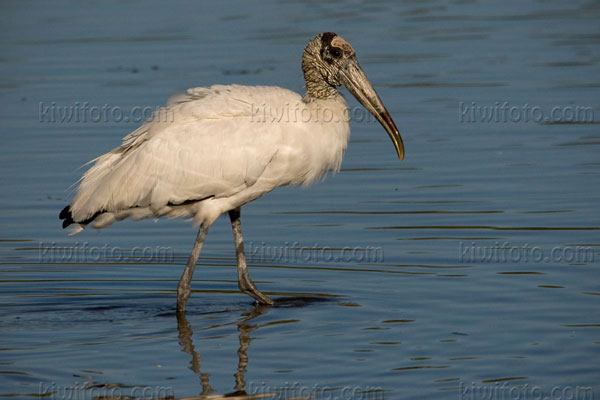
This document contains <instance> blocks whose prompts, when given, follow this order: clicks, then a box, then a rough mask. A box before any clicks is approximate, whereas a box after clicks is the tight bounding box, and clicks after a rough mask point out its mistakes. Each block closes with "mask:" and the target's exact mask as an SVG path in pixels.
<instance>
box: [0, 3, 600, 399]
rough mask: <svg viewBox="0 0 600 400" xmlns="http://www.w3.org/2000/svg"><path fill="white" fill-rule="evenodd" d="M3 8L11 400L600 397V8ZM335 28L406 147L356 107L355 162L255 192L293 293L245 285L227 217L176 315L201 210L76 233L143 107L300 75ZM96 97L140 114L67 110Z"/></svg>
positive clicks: (275, 257)
mask: <svg viewBox="0 0 600 400" xmlns="http://www.w3.org/2000/svg"><path fill="white" fill-rule="evenodd" d="M0 9H1V10H2V11H1V12H0V30H1V32H2V34H1V35H0V49H1V52H0V79H1V81H0V135H1V136H0V155H1V157H0V168H1V172H2V173H1V174H0V183H1V187H2V191H1V192H0V207H1V210H2V212H1V213H0V227H1V229H2V230H1V231H0V333H1V336H0V337H1V338H2V339H1V343H0V397H6V398H39V397H40V396H42V398H56V399H59V398H61V399H66V398H103V397H104V398H106V396H113V397H112V398H127V396H131V397H133V398H146V399H148V398H168V397H169V396H171V397H174V398H178V399H179V398H190V397H191V398H197V397H195V396H200V397H199V398H204V397H202V396H210V395H212V396H213V397H210V398H219V395H225V394H231V393H234V392H235V393H236V394H237V395H238V398H253V397H252V396H254V395H256V396H265V398H273V399H275V398H317V399H321V398H323V399H327V398H339V399H415V398H427V399H430V398H431V399H433V398H436V399H447V398H457V397H458V398H462V399H483V398H494V399H504V398H513V399H515V398H520V399H534V398H548V399H584V398H585V399H589V398H598V397H599V396H600V385H599V383H598V382H600V363H599V360H600V312H599V310H600V308H599V305H600V272H599V266H600V263H599V260H600V247H599V246H600V221H599V219H600V218H599V216H600V215H599V208H600V207H599V204H600V189H599V186H598V183H599V179H598V178H599V174H600V157H599V153H598V151H599V149H600V147H599V145H600V132H599V131H598V127H599V125H598V123H599V121H600V102H599V100H600V97H599V88H600V68H599V63H600V30H599V29H598V27H599V26H600V25H599V24H598V21H599V19H600V18H599V17H600V8H599V7H598V5H597V3H595V2H587V1H572V2H558V1H544V2H536V1H521V2H500V1H497V2H451V1H441V0H440V1H431V2H402V3H397V2H393V1H387V2H386V1H382V2H359V1H341V2H333V3H324V2H310V1H299V2H287V3H281V4H280V3H278V2H272V1H269V2H263V3H261V6H260V7H259V6H258V5H256V4H250V3H246V2H233V1H230V2H213V3H207V2H204V3H200V2H175V3H168V4H167V3H165V2H158V1H150V2H140V1H133V2H126V3H122V2H116V1H112V2H102V3H96V2H94V3H93V2H69V1H56V2H53V3H47V2H20V1H5V2H3V4H2V6H1V7H0ZM323 31H335V32H337V33H338V34H340V35H341V36H343V37H344V38H345V39H346V40H348V41H349V42H350V43H351V44H352V45H353V46H354V48H355V50H356V51H357V54H358V58H359V60H360V62H361V64H362V66H363V68H364V69H365V71H366V72H367V74H368V76H369V78H370V79H371V81H372V83H373V85H374V86H375V87H376V89H377V90H378V92H379V94H380V96H381V98H382V99H383V100H384V102H385V104H386V106H387V108H388V109H389V111H390V113H391V114H392V116H393V117H394V120H395V121H396V124H397V125H398V127H399V128H400V131H401V132H402V136H403V138H404V142H405V145H406V159H405V160H404V161H403V162H402V163H399V162H398V160H397V158H396V155H395V151H394V149H393V147H392V146H391V143H390V141H389V138H388V137H387V135H386V134H385V132H384V130H383V129H382V128H381V127H380V126H379V125H378V124H377V123H375V122H373V121H372V120H367V121H360V120H358V121H354V122H353V126H352V137H351V140H350V144H349V148H348V151H347V153H346V156H345V159H344V163H343V166H342V171H341V172H340V173H338V174H337V175H336V176H334V177H329V179H328V180H327V181H326V182H325V183H322V184H318V185H316V186H313V187H311V188H309V189H299V188H282V189H278V190H276V191H274V192H272V193H270V194H268V195H267V196H265V197H263V198H262V199H260V200H258V201H256V202H253V203H251V204H249V205H247V206H245V207H244V208H243V210H242V221H243V225H244V238H245V240H246V246H247V252H248V255H249V262H250V274H251V276H252V278H253V279H254V281H255V282H256V284H257V285H258V287H259V288H260V289H261V290H263V291H265V292H266V293H267V294H269V295H270V296H272V297H273V298H283V299H284V301H282V302H281V305H280V306H279V307H276V308H261V307H254V306H253V305H252V302H251V299H250V298H249V297H247V296H244V295H242V294H240V293H239V292H238V290H237V283H236V280H235V279H236V273H235V255H234V249H233V243H232V237H231V231H230V226H229V222H228V220H227V218H221V219H220V220H218V221H217V222H216V223H215V225H214V226H213V227H212V228H211V231H210V233H209V235H208V240H207V242H206V245H205V247H204V250H203V253H202V254H201V257H200V261H199V266H198V268H197V269H196V274H195V280H194V282H193V283H192V289H193V293H192V296H191V299H190V303H189V305H188V313H187V315H186V318H185V319H180V320H179V321H177V319H176V317H175V314H174V308H175V289H176V285H177V281H178V279H179V276H180V274H181V271H182V269H183V266H184V264H185V261H186V258H187V254H188V252H189V251H190V249H191V246H192V243H193V240H194V238H195V233H196V228H194V227H193V226H192V225H191V224H190V223H189V222H186V221H185V220H158V221H153V220H145V221H140V222H131V221H123V222H120V223H118V224H115V225H114V226H112V227H110V228H109V229H107V230H103V231H94V230H86V231H84V232H82V233H81V234H79V235H77V236H67V235H66V233H65V231H63V230H62V229H61V227H60V223H59V220H58V212H59V211H60V210H61V209H62V208H63V207H64V206H65V205H66V204H68V202H69V199H70V198H71V197H72V191H70V190H69V186H70V185H72V184H73V183H74V182H76V181H77V179H78V178H79V177H80V176H81V174H82V172H83V171H84V170H85V168H78V167H80V166H81V165H83V164H84V163H86V162H87V161H89V160H91V159H93V158H95V157H97V156H98V155H100V154H102V153H104V152H106V151H109V150H110V149H112V148H114V147H115V146H117V145H118V144H119V142H120V139H121V138H122V137H123V136H124V135H126V134H127V133H129V132H130V131H132V130H133V129H135V128H136V127H137V126H138V125H139V122H136V121H131V120H132V119H135V118H133V115H132V110H133V108H135V107H138V108H140V109H144V108H148V109H155V108H156V107H158V106H161V105H163V104H164V103H165V101H166V99H167V98H168V97H170V96H171V95H172V94H174V93H178V92H182V91H183V90H185V89H186V88H188V87H194V86H207V85H210V84H214V83H224V84H226V83H239V84H249V85H254V84H268V85H279V86H283V87H286V88H289V89H292V90H296V91H298V92H302V91H303V80H302V74H301V70H300V57H301V53H302V49H303V48H304V46H305V45H306V44H307V43H308V41H309V40H310V39H311V38H312V37H313V36H314V35H315V34H317V33H319V32H323ZM346 95H347V93H346ZM346 97H347V98H348V100H349V104H350V106H351V107H353V108H354V107H356V108H357V109H358V107H359V105H358V103H357V102H356V101H355V100H354V99H353V98H351V96H349V95H347V96H346ZM84 103H87V107H89V108H95V109H97V110H99V109H102V107H106V109H107V110H112V109H118V110H121V111H123V112H124V114H125V116H127V117H130V121H129V122H125V121H124V120H119V121H117V120H115V118H107V119H104V118H100V119H101V120H100V121H96V120H95V119H94V115H93V114H87V119H86V120H85V121H84V120H83V119H84V118H83V117H82V118H80V119H79V121H77V120H76V119H75V118H70V119H69V120H61V118H60V116H58V117H57V116H54V117H53V115H54V114H52V113H51V112H50V111H48V110H49V109H50V108H49V107H53V108H52V109H59V108H60V107H67V108H68V107H71V108H78V107H84V106H83V104H84ZM98 112H99V111H98ZM489 113H492V114H489ZM494 113H495V114H494ZM96 116H97V115H96ZM119 396H121V397H119ZM490 396H491V397H490ZM131 397H129V398H131Z"/></svg>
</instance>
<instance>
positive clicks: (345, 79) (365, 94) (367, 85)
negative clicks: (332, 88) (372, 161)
mask: <svg viewBox="0 0 600 400" xmlns="http://www.w3.org/2000/svg"><path fill="white" fill-rule="evenodd" d="M339 77H340V81H341V83H342V85H344V87H345V88H346V89H348V91H349V92H350V93H352V95H353V96H354V97H356V100H358V101H359V102H360V104H362V105H363V106H364V107H365V108H366V109H367V111H369V112H370V113H371V114H373V116H374V117H375V118H377V121H379V123H380V124H381V125H382V126H383V128H384V129H385V130H386V132H387V133H388V135H390V138H391V139H392V143H394V147H395V148H396V153H398V158H399V159H400V160H403V159H404V143H403V142H402V137H401V136H400V132H398V128H396V124H395V123H394V120H392V117H391V116H390V113H389V112H388V110H387V109H386V108H385V106H384V105H383V102H382V101H381V99H380V98H379V96H378V95H377V92H376V91H375V89H373V85H371V82H369V79H368V78H367V75H366V74H365V72H364V71H363V70H362V68H361V67H360V65H359V64H358V61H357V60H356V58H355V57H353V58H351V59H350V60H349V61H348V64H346V66H345V67H344V68H342V69H341V70H340V72H339Z"/></svg>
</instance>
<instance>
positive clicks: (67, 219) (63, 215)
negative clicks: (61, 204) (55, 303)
mask: <svg viewBox="0 0 600 400" xmlns="http://www.w3.org/2000/svg"><path fill="white" fill-rule="evenodd" d="M58 218H60V219H62V220H64V221H63V223H62V227H63V229H65V228H66V227H67V226H69V225H71V224H74V223H75V221H73V214H71V207H70V206H66V207H65V208H63V209H62V211H61V212H60V214H59V216H58Z"/></svg>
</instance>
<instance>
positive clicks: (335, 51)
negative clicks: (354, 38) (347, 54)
mask: <svg viewBox="0 0 600 400" xmlns="http://www.w3.org/2000/svg"><path fill="white" fill-rule="evenodd" d="M331 55H332V56H333V57H334V58H340V57H341V56H342V52H341V51H340V50H339V49H335V48H334V49H331Z"/></svg>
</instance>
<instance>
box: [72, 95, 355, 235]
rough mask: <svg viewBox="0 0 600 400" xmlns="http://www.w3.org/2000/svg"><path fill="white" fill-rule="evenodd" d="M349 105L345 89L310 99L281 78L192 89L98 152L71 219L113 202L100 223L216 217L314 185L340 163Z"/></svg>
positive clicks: (82, 217)
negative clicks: (277, 82) (280, 191)
mask: <svg viewBox="0 0 600 400" xmlns="http://www.w3.org/2000/svg"><path fill="white" fill-rule="evenodd" d="M323 109H327V110H328V114H327V118H326V119H324V118H318V117H319V115H318V114H319V113H321V114H322V113H323ZM346 109H347V106H346V102H345V101H344V99H343V98H342V97H341V96H338V97H336V98H334V99H330V100H324V101H320V102H309V103H306V102H304V101H303V100H302V97H301V96H299V95H298V94H297V93H294V92H292V91H290V90H287V89H283V88H280V87H267V86H252V87H250V86H240V85H229V86H222V85H215V86H211V87H209V88H193V89H189V90H188V91H187V93H186V94H184V95H178V96H175V97H173V98H172V99H170V100H169V102H168V105H167V107H166V108H165V109H162V110H159V111H158V112H157V113H156V120H154V121H150V122H147V123H145V124H144V125H142V126H141V127H140V128H138V129H137V130H135V131H134V132H132V133H131V134H129V135H128V136H126V137H125V138H124V139H123V143H122V145H121V146H120V147H118V148H116V149H114V150H113V151H111V152H110V153H107V154H105V155H103V156H100V157H98V158H97V159H96V160H95V165H94V166H93V167H92V168H90V170H89V171H87V172H86V174H85V175H84V176H83V178H82V179H81V183H80V185H79V189H78V191H77V195H76V196H75V198H74V199H73V202H72V203H71V206H70V208H71V212H72V216H73V220H74V221H85V220H87V219H88V218H90V217H92V216H93V215H94V214H95V213H97V212H98V211H101V210H106V211H105V212H103V213H101V214H100V215H98V217H96V218H95V219H94V220H93V221H92V222H91V223H92V226H93V227H94V228H105V227H107V226H108V225H110V224H112V223H113V222H114V221H115V220H121V219H123V218H126V217H132V218H134V219H140V218H145V217H149V216H157V217H159V216H167V217H171V218H177V217H183V216H188V215H189V216H192V217H193V218H194V220H195V221H196V223H198V224H201V223H207V224H211V223H212V222H213V221H214V220H215V219H216V218H217V217H218V216H219V215H221V214H222V213H224V212H226V211H228V210H231V209H233V208H237V207H240V206H242V205H243V204H246V203H248V202H249V201H252V200H254V199H256V198H258V197H260V196H262V195H264V194H265V193H267V192H270V191H271V190H273V189H274V188H276V187H278V186H283V185H290V184H310V183H312V182H314V181H316V180H318V179H321V178H322V177H324V175H325V174H326V173H327V171H329V170H334V171H335V170H338V169H339V167H340V164H341V161H342V156H343V153H344V150H345V149H346V144H347V141H348V136H349V134H350V126H349V122H348V119H347V116H346V115H345V114H347V113H346ZM329 113H331V115H330V114H329ZM309 115H310V116H311V117H310V118H308V117H307V116H309ZM330 117H331V118H330ZM330 119H331V121H329V120H330ZM306 120H308V121H306ZM201 199H203V200H201ZM192 200H201V201H194V202H191V201H192ZM81 229H83V226H82V225H80V224H77V225H76V228H75V229H73V232H75V233H76V232H78V231H80V230H81Z"/></svg>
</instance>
